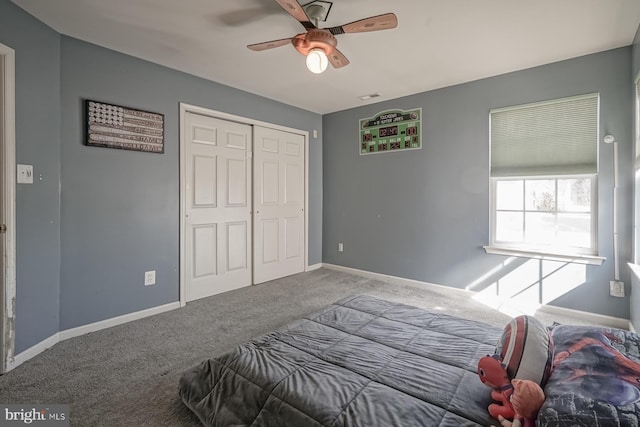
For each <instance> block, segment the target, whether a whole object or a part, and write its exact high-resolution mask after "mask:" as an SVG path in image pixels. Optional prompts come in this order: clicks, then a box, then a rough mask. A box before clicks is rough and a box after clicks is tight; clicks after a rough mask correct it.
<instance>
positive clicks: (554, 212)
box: [490, 94, 599, 256]
mask: <svg viewBox="0 0 640 427" xmlns="http://www.w3.org/2000/svg"><path fill="white" fill-rule="evenodd" d="M598 106H599V97H598V95H597V94H591V95H584V96H578V97H571V98H563V99H559V100H554V101H548V102H541V103H535V104H527V105H521V106H516V107H509V108H501V109H496V110H492V111H491V138H490V139H491V184H492V185H491V247H494V248H503V249H513V250H514V251H526V252H534V253H542V254H562V255H570V256H573V255H588V256H593V255H596V254H597V239H596V236H597V228H596V227H597V193H596V187H597V185H596V184H597V163H598V161H597V159H598V148H597V147H598V144H597V142H598Z"/></svg>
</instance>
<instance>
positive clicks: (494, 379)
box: [478, 354, 515, 419]
mask: <svg viewBox="0 0 640 427" xmlns="http://www.w3.org/2000/svg"><path fill="white" fill-rule="evenodd" d="M498 357H499V356H498V355H497V354H494V355H493V356H484V357H483V358H481V359H480V361H479V362H478V376H479V377H480V381H482V383H483V384H486V385H488V386H489V387H491V388H492V389H493V390H491V398H492V399H493V400H497V401H498V402H500V403H499V404H498V403H492V404H491V405H489V414H491V416H492V417H493V418H496V419H498V417H503V418H513V417H514V415H515V411H514V410H513V405H512V404H511V395H512V394H513V385H512V384H511V381H510V380H509V376H508V375H507V369H506V367H505V366H504V365H503V364H502V362H501V361H500V360H499V359H498Z"/></svg>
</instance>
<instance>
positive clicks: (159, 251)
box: [0, 0, 322, 354]
mask: <svg viewBox="0 0 640 427" xmlns="http://www.w3.org/2000/svg"><path fill="white" fill-rule="evenodd" d="M0 43H3V44H6V45H8V46H9V47H11V48H13V49H15V51H16V116H17V131H16V133H17V135H16V137H17V141H16V149H17V160H18V163H27V164H33V165H34V172H35V177H36V178H35V182H34V184H33V185H18V188H17V208H16V209H17V218H18V220H17V222H18V224H17V226H18V228H17V307H16V347H15V353H16V354H19V353H20V352H22V351H24V350H26V349H28V348H29V347H31V346H33V345H35V344H37V343H39V342H41V341H42V340H44V339H46V338H48V337H50V336H51V335H53V334H55V333H56V332H59V331H62V330H66V329H69V328H73V327H76V326H81V325H86V324H89V323H92V322H96V321H100V320H104V319H108V318H111V317H115V316H118V315H122V314H126V313H131V312H135V311H140V310H144V309H147V308H151V307H156V306H159V305H163V304H167V303H172V302H176V301H178V298H179V297H178V276H179V273H178V267H179V257H178V255H179V215H178V212H179V194H178V187H179V147H178V143H179V138H178V131H179V103H180V102H184V103H188V104H193V105H198V106H202V107H207V108H211V109H214V110H219V111H224V112H226V113H230V114H235V115H238V116H242V117H246V118H249V119H255V120H259V121H264V122H269V123H274V124H277V125H281V126H287V127H291V128H296V129H302V130H306V131H309V133H310V135H312V130H314V129H317V130H318V131H319V137H318V138H317V139H314V138H313V137H312V136H311V137H310V144H309V145H310V149H309V180H310V183H309V247H308V250H309V264H311V265H313V264H317V263H320V262H321V261H322V249H321V245H322V180H321V175H322V132H321V130H322V117H321V116H320V115H318V114H315V113H310V112H308V111H304V110H301V109H298V108H295V107H291V106H288V105H285V104H282V103H278V102H274V101H272V100H269V99H266V98H262V97H259V96H256V95H252V94H250V93H247V92H243V91H240V90H236V89H232V88H230V87H227V86H223V85H220V84H217V83H213V82H210V81H206V80H203V79H200V78H196V77H194V76H190V75H187V74H184V73H181V72H177V71H174V70H171V69H167V68H165V67H161V66H158V65H155V64H152V63H149V62H146V61H142V60H139V59H136V58H132V57H130V56H126V55H122V54H119V53H116V52H113V51H110V50H107V49H104V48H101V47H98V46H95V45H91V44H88V43H85V42H81V41H79V40H76V39H73V38H69V37H66V36H60V35H59V34H57V33H56V32H55V31H53V30H51V29H50V28H49V27H47V26H45V25H43V24H42V23H41V22H39V21H37V20H36V19H34V18H33V17H31V16H29V15H28V14H26V13H25V12H23V11H22V10H21V9H19V8H18V7H16V6H15V5H13V4H12V3H11V2H10V1H8V0H0ZM84 99H95V100H99V101H105V102H111V103H115V104H119V105H125V106H130V107H135V108H139V109H144V110H150V111H155V112H159V113H162V114H164V115H165V153H164V154H149V153H139V152H133V151H122V150H113V149H104V148H95V147H87V146H85V145H83V125H82V120H83V108H82V102H83V100H84ZM40 176H42V180H40V179H39V177H40ZM146 270H156V272H157V274H156V283H157V284H156V285H155V286H151V287H145V286H143V278H144V272H145V271H146Z"/></svg>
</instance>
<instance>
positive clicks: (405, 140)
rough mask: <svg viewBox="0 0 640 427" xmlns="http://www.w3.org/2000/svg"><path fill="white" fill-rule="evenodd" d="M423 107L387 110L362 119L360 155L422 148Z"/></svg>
mask: <svg viewBox="0 0 640 427" xmlns="http://www.w3.org/2000/svg"><path fill="white" fill-rule="evenodd" d="M421 123H422V108H416V109H414V110H407V111H404V110H387V111H383V112H381V113H378V114H376V115H375V116H373V117H367V118H364V119H361V120H360V141H359V146H360V155H366V154H376V153H390V152H393V151H404V150H419V149H420V148H422V124H421Z"/></svg>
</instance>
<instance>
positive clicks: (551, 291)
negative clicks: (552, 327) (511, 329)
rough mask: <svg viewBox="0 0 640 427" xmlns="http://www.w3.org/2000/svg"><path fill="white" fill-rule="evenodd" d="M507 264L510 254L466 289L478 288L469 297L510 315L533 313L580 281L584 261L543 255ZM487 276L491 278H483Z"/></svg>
mask: <svg viewBox="0 0 640 427" xmlns="http://www.w3.org/2000/svg"><path fill="white" fill-rule="evenodd" d="M510 264H515V263H514V258H508V259H507V260H505V261H504V263H502V264H500V265H498V266H496V267H495V268H493V269H491V270H490V271H489V272H487V274H484V275H483V276H482V278H479V279H478V280H476V281H474V282H473V283H472V284H471V285H469V286H467V289H468V290H474V291H477V292H478V293H477V294H476V295H475V296H474V297H473V299H475V300H476V301H479V302H481V303H483V304H485V305H487V306H489V307H491V308H493V309H495V310H498V311H500V312H502V313H504V314H506V315H508V316H511V317H514V316H518V315H521V314H530V315H533V314H535V312H536V311H538V309H540V307H541V306H542V305H545V304H548V303H549V302H552V301H553V300H555V299H556V298H558V297H560V296H562V295H564V294H566V293H568V292H570V291H571V290H573V289H575V288H577V287H578V286H580V285H582V284H583V283H584V282H585V280H586V275H587V272H586V269H587V267H586V265H584V264H576V263H568V262H563V261H549V260H543V259H529V260H527V261H525V262H524V263H522V264H520V265H518V266H517V267H515V268H509V267H510ZM503 270H504V272H503V273H502V274H500V272H501V271H503ZM496 276H498V277H497V278H496ZM483 278H484V279H483ZM489 278H493V280H490V281H487V280H486V279H489ZM479 287H481V288H482V289H478V288H479Z"/></svg>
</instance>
